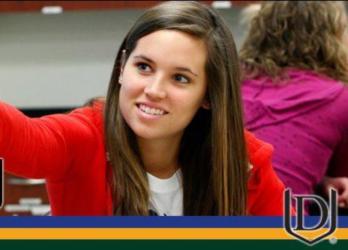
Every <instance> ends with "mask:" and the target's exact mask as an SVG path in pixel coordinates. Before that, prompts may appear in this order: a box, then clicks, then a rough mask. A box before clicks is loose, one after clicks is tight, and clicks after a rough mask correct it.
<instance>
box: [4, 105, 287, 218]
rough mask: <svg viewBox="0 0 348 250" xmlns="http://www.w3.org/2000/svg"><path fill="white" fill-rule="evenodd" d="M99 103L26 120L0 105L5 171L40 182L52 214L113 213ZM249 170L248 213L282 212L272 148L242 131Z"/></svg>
mask: <svg viewBox="0 0 348 250" xmlns="http://www.w3.org/2000/svg"><path fill="white" fill-rule="evenodd" d="M102 114H103V103H95V104H94V105H93V107H83V108H78V109H76V110H74V111H72V112H71V113H69V114H55V115H49V116H44V117H42V118H28V117H26V116H25V115H23V114H22V113H21V112H19V111H18V110H17V109H15V108H14V107H12V106H10V105H8V104H6V103H3V102H0V121H1V122H0V157H3V158H4V159H5V170H6V171H7V172H9V173H12V174H15V175H18V176H22V177H27V178H45V179H46V185H47V190H48V196H49V200H50V205H51V209H52V215H112V198H111V189H110V183H109V181H108V178H109V177H110V175H111V169H110V166H109V165H108V163H107V159H106V150H105V145H104V129H103V115H102ZM245 137H246V141H247V147H248V153H249V158H250V161H251V164H252V165H253V168H252V169H251V170H250V171H251V173H250V178H249V183H248V205H247V207H248V213H249V214H251V215H281V214H283V190H284V185H283V184H282V182H281V181H280V180H279V179H278V177H277V176H276V174H275V172H274V171H273V168H272V166H271V154H272V150H273V149H272V146H271V145H269V144H266V143H264V142H262V141H260V140H258V139H256V138H255V137H254V136H253V135H252V134H251V133H249V132H247V131H246V132H245Z"/></svg>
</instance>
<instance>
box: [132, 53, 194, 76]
mask: <svg viewBox="0 0 348 250" xmlns="http://www.w3.org/2000/svg"><path fill="white" fill-rule="evenodd" d="M133 58H134V59H141V60H144V61H147V62H149V63H152V64H155V62H154V61H153V60H151V59H150V58H148V57H146V56H143V55H137V56H134V57H133ZM175 69H176V70H178V71H184V72H188V73H191V74H192V75H194V76H196V77H197V76H198V74H196V73H194V72H193V71H192V70H191V69H189V68H186V67H175Z"/></svg>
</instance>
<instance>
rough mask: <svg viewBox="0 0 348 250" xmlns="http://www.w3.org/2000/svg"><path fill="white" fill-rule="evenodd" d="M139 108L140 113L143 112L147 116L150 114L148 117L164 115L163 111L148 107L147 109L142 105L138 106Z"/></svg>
mask: <svg viewBox="0 0 348 250" xmlns="http://www.w3.org/2000/svg"><path fill="white" fill-rule="evenodd" d="M139 108H140V110H141V111H143V112H145V113H147V114H150V115H163V114H164V110H161V109H155V108H150V107H147V106H146V105H144V104H140V105H139Z"/></svg>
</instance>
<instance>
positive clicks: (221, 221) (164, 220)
mask: <svg viewBox="0 0 348 250" xmlns="http://www.w3.org/2000/svg"><path fill="white" fill-rule="evenodd" d="M306 220H307V221H308V223H309V224H308V225H314V224H316V222H318V220H319V219H318V217H306ZM338 224H339V225H338V226H339V227H348V217H339V218H338ZM17 227H20V228H27V227H35V228H76V227H81V228H162V227H163V228H165V227H169V228H280V227H283V218H282V217H267V216H263V217H257V216H246V217H243V216H240V217H221V216H196V217H195V216H185V217H174V216H173V217H172V216H168V217H162V216H161V217H157V216H151V217H141V216H128V217H106V216H105V217H101V216H98V217H97V216H95V217H90V216H85V217H80V216H79V217H75V216H74V217H54V216H52V217H50V216H47V217H43V216H42V217H36V216H32V217H0V228H17Z"/></svg>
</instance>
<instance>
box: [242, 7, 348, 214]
mask: <svg viewBox="0 0 348 250" xmlns="http://www.w3.org/2000/svg"><path fill="white" fill-rule="evenodd" d="M347 24H348V23H347V17H346V13H345V8H344V4H343V3H342V2H329V1H317V2H310V1H308V2H307V1H283V2H279V3H278V2H264V3H262V5H261V9H260V10H259V11H258V13H257V14H256V15H255V17H254V18H253V19H252V20H251V22H250V29H249V33H248V35H247V37H246V39H245V41H244V44H243V45H242V47H241V50H240V60H241V63H242V68H243V74H244V76H243V77H244V80H243V83H242V98H243V102H244V113H245V125H246V127H247V128H248V129H250V130H251V131H252V132H254V133H255V134H256V135H257V136H258V137H260V138H261V139H263V140H265V141H267V142H269V143H271V144H272V145H273V146H274V148H275V152H274V156H273V164H274V168H275V170H276V173H277V175H278V176H279V177H280V178H281V180H282V181H283V182H284V184H285V185H286V186H287V187H290V188H291V189H292V191H293V192H294V193H297V194H313V193H314V192H315V188H316V186H317V185H318V184H319V183H323V184H324V193H325V192H326V191H327V190H328V188H329V187H334V188H336V189H337V190H338V191H339V205H340V206H341V207H348V179H347V178H346V177H347V176H348V89H347V82H348V57H347V44H348V40H347ZM333 177H336V178H333Z"/></svg>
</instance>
